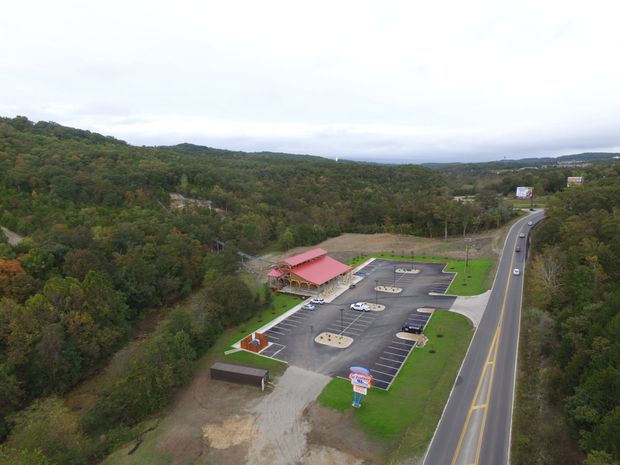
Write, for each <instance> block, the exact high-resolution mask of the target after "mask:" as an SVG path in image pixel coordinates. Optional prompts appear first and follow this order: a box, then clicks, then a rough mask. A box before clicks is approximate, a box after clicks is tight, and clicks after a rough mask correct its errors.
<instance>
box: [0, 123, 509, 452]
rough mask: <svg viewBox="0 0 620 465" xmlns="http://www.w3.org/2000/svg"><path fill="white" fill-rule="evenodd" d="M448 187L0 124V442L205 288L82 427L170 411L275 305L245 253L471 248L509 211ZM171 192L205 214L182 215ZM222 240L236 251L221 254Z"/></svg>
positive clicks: (427, 177) (383, 170)
mask: <svg viewBox="0 0 620 465" xmlns="http://www.w3.org/2000/svg"><path fill="white" fill-rule="evenodd" d="M452 187H453V186H452V185H451V183H449V182H448V180H447V179H445V178H444V177H443V176H442V175H441V174H439V173H437V172H433V171H431V170H429V169H426V168H422V167H419V166H413V165H408V166H384V165H376V164H363V163H353V162H346V163H343V162H336V161H333V160H327V159H324V158H319V157H311V156H293V155H284V154H270V153H261V154H244V153H236V152H229V151H224V150H217V149H210V148H203V147H197V146H191V145H188V144H183V145H180V146H176V147H134V146H131V145H129V144H126V143H125V142H122V141H119V140H116V139H114V138H111V137H105V136H102V135H100V134H94V133H92V132H89V131H82V130H79V129H72V128H67V127H63V126H60V125H58V124H55V123H45V122H39V123H36V124H35V123H33V122H31V121H29V120H27V119H26V118H23V117H18V118H14V119H7V118H4V119H0V225H2V226H3V227H6V228H9V229H10V230H13V231H15V232H17V233H19V234H20V235H22V236H25V239H24V240H23V241H21V242H20V243H19V245H17V246H11V245H9V244H8V243H7V242H6V240H5V238H4V235H3V234H0V392H2V396H1V399H0V440H2V439H3V438H4V436H5V435H7V434H8V433H9V431H10V430H11V429H12V428H14V429H15V431H17V433H15V434H14V435H13V436H10V437H9V439H8V444H9V445H10V447H9V449H11V447H13V446H14V445H16V444H18V443H19V440H18V438H22V437H23V436H21V434H22V433H21V432H23V431H25V430H24V428H26V429H27V428H29V427H30V426H29V425H31V423H30V422H31V419H32V416H33V415H34V416H36V418H38V419H39V420H40V421H43V423H45V422H46V421H47V420H45V421H44V420H41V418H47V416H46V415H49V416H50V417H53V416H54V415H56V414H57V413H58V411H57V408H60V407H58V404H57V403H54V402H53V401H49V402H48V401H45V402H43V403H37V402H35V401H36V400H37V399H43V398H47V397H48V396H50V395H62V394H64V393H66V392H67V391H68V390H70V389H71V388H72V387H73V386H75V385H76V383H78V382H79V381H81V380H83V379H84V378H85V377H87V376H89V375H90V374H92V373H93V372H94V371H95V370H96V369H98V368H99V367H101V366H103V364H105V363H106V361H107V359H108V358H109V357H110V355H111V354H113V353H114V352H115V351H116V350H118V349H119V348H120V347H122V346H123V344H125V343H126V342H127V340H128V339H129V335H130V334H131V330H132V328H133V327H134V326H135V325H136V324H137V322H138V321H140V319H141V318H142V316H143V315H145V314H147V313H148V312H149V311H150V310H151V309H153V308H157V307H160V306H169V305H171V304H174V303H175V302H177V301H178V300H179V299H181V298H183V297H184V296H188V295H189V294H190V293H192V292H193V291H197V292H196V295H197V296H200V299H199V301H200V305H198V306H196V307H195V308H194V307H191V308H189V309H187V310H182V311H181V310H180V311H179V312H180V313H178V314H177V317H175V319H173V323H171V326H170V328H169V329H165V330H163V333H162V334H161V336H157V337H156V338H155V339H154V340H153V341H152V342H150V343H149V345H148V349H147V350H146V352H145V353H144V354H142V355H141V357H140V359H139V360H136V363H135V365H133V366H132V368H131V370H129V372H128V373H127V374H126V375H124V377H123V378H121V379H120V380H119V381H118V383H117V384H115V385H114V386H112V387H111V388H110V390H109V391H107V393H106V394H105V396H103V397H102V398H101V399H99V400H98V401H97V403H96V404H95V405H94V406H93V407H92V409H90V410H89V411H88V412H87V413H86V414H85V415H84V417H83V420H81V421H83V424H82V426H81V427H82V429H83V430H84V431H86V432H88V433H89V434H93V437H97V436H96V435H97V434H99V433H101V432H104V431H108V432H109V431H113V430H115V428H122V427H124V426H125V425H131V424H134V423H135V422H137V421H139V420H140V419H141V418H143V417H144V416H145V415H147V414H148V413H150V412H152V411H154V410H156V409H157V408H160V407H161V406H162V405H165V403H166V402H167V401H168V399H169V398H170V396H171V395H172V393H173V392H174V388H175V387H177V386H178V385H179V384H181V383H183V382H184V381H185V380H186V379H187V377H188V376H189V375H190V374H191V361H192V360H193V359H194V358H196V357H197V355H198V354H200V353H201V352H202V351H204V350H206V348H207V347H208V346H209V344H210V343H211V342H212V341H213V340H214V337H215V336H216V335H217V333H218V332H219V331H221V329H222V328H223V327H226V326H229V325H232V324H237V323H239V322H241V321H244V320H245V319H247V318H249V317H250V316H251V315H252V314H253V313H254V312H256V311H257V310H259V308H260V306H261V305H263V303H262V302H263V301H264V300H266V298H265V299H257V296H254V295H252V294H251V292H250V291H249V290H248V288H247V286H246V285H245V284H244V283H243V282H242V281H241V280H240V279H238V278H237V276H236V271H237V255H236V253H235V251H236V249H237V248H240V249H241V250H243V251H246V252H249V253H256V252H258V251H260V250H262V249H263V248H265V247H266V246H269V245H271V246H274V245H275V246H276V247H279V248H280V249H286V248H289V247H292V246H295V245H302V244H315V243H317V242H320V241H322V240H323V239H325V238H327V237H328V236H334V235H338V234H340V233H341V232H344V231H354V232H384V231H388V232H399V233H405V234H417V235H423V236H434V235H444V234H459V235H463V234H469V233H471V232H475V231H476V230H481V229H484V228H491V227H496V226H498V225H501V224H503V223H505V222H506V221H508V220H509V219H510V218H511V217H512V216H513V215H514V214H515V213H514V212H513V211H512V208H511V207H510V206H507V205H505V204H504V202H503V201H502V200H501V199H500V198H499V197H498V196H497V194H496V193H494V192H492V191H485V190H481V191H480V193H479V196H478V197H477V198H476V199H475V200H474V201H471V202H465V203H464V202H460V201H456V200H453V197H452V195H451V194H452ZM171 193H180V194H183V195H184V196H186V197H190V198H192V199H196V200H202V202H193V203H191V204H190V205H189V206H188V207H187V208H178V206H175V205H174V204H173V203H172V202H171V197H170V194H171ZM207 201H209V202H207ZM210 207H213V208H210ZM216 240H219V241H225V242H226V244H227V245H226V249H225V251H224V253H222V254H220V255H214V254H213V253H212V250H213V246H214V244H215V242H216ZM198 290H199V291H198ZM196 295H195V296H193V297H196ZM152 359H156V360H158V362H157V369H154V365H153V362H152ZM130 379H133V380H134V381H130ZM135 379H139V380H140V381H139V382H136V381H135ZM126 386H134V387H133V388H132V389H131V391H127V389H126ZM135 386H139V387H140V389H137V388H136V387H135ZM149 386H150V387H149ZM28 405H32V406H33V407H32V410H28V409H26V410H22V409H24V407H27V406H28ZM20 410H21V412H22V413H20V414H18V415H17V416H15V413H16V412H20ZM61 410H62V409H61ZM58 415H61V414H60V413H58ZM58 415H57V416H58ZM62 415H64V414H62ZM62 415H61V416H62ZM63 418H65V417H63ZM39 420H37V421H39ZM54 421H56V420H54ZM72 421H73V420H72ZM71 428H73V429H71V431H77V430H76V429H75V427H74V426H72V427H71ZM75 434H78V433H75ZM79 434H82V433H79ZM16 441H17V442H16ZM19 444H21V443H19ZM19 447H22V446H21V445H20V446H19ZM82 449H84V451H83V454H86V455H83V456H82V458H81V459H79V460H78V459H77V458H75V457H73V458H66V457H65V458H58V459H57V460H56V462H57V463H92V457H94V456H95V455H97V454H99V453H102V452H101V451H99V452H97V453H94V452H92V451H89V450H88V448H80V447H78V448H76V449H75V450H76V451H78V450H82ZM3 450H4V449H1V448H0V462H1V459H2V453H3ZM11 450H12V449H11ZM72 450H73V449H72ZM16 453H21V452H19V451H18V452H16ZM76 453H77V452H76ZM80 453H82V452H80ZM89 454H91V455H89ZM92 454H94V455H92ZM6 460H8V462H7V461H6ZM6 460H5V462H6V463H15V461H12V459H10V458H9V459H6ZM41 463H42V462H41Z"/></svg>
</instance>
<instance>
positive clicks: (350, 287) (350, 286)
mask: <svg viewBox="0 0 620 465" xmlns="http://www.w3.org/2000/svg"><path fill="white" fill-rule="evenodd" d="M356 287H357V286H356V285H355V284H349V289H355V288H356Z"/></svg>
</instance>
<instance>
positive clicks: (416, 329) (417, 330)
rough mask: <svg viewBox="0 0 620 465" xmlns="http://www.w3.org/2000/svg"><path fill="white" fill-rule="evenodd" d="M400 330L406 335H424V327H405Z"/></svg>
mask: <svg viewBox="0 0 620 465" xmlns="http://www.w3.org/2000/svg"><path fill="white" fill-rule="evenodd" d="M400 330H401V331H404V332H405V333H411V334H422V325H405V326H403V327H402V328H401V329H400Z"/></svg>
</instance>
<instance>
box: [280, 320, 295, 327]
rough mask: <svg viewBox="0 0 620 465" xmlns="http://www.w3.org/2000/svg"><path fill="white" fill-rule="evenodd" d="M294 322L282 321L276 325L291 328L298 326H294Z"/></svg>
mask: <svg viewBox="0 0 620 465" xmlns="http://www.w3.org/2000/svg"><path fill="white" fill-rule="evenodd" d="M295 323H296V322H294V321H288V320H284V321H281V322H280V323H278V324H279V325H287V326H292V327H297V326H299V325H298V324H295Z"/></svg>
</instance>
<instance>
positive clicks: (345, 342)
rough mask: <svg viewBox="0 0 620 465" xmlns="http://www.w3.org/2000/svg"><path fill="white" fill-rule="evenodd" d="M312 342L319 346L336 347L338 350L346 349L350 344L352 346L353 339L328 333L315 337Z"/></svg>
mask: <svg viewBox="0 0 620 465" xmlns="http://www.w3.org/2000/svg"><path fill="white" fill-rule="evenodd" d="M314 341H315V342H317V343H319V344H325V345H326V346H330V347H336V348H338V349H346V348H347V347H349V346H350V345H351V344H353V338H352V337H348V336H343V335H341V334H336V333H330V332H327V331H325V332H322V333H320V334H319V335H318V336H317V337H315V338H314Z"/></svg>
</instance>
